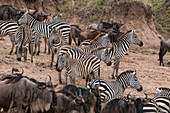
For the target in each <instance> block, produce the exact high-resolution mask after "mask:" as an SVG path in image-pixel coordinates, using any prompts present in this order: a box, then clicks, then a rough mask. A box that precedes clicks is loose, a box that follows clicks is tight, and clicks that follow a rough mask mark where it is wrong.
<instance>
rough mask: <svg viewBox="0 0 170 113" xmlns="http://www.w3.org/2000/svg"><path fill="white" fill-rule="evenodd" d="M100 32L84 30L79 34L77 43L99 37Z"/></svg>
mask: <svg viewBox="0 0 170 113" xmlns="http://www.w3.org/2000/svg"><path fill="white" fill-rule="evenodd" d="M99 34H100V32H99V31H95V30H86V31H83V32H81V33H80V37H79V42H80V43H81V42H83V41H84V40H88V39H90V40H93V39H94V38H95V37H96V36H97V35H99Z"/></svg>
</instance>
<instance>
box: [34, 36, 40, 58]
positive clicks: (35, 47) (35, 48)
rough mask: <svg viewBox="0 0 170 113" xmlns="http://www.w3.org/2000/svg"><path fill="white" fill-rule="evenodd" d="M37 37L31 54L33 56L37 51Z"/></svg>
mask: <svg viewBox="0 0 170 113" xmlns="http://www.w3.org/2000/svg"><path fill="white" fill-rule="evenodd" d="M38 43H39V42H38V37H36V38H35V44H34V52H33V55H34V54H35V53H36V51H37V44H38Z"/></svg>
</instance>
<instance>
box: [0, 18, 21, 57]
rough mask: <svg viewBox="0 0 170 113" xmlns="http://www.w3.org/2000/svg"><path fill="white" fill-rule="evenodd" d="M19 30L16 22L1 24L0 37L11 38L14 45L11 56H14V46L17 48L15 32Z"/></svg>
mask: <svg viewBox="0 0 170 113" xmlns="http://www.w3.org/2000/svg"><path fill="white" fill-rule="evenodd" d="M17 29H18V24H17V23H16V22H10V21H8V22H1V23H0V36H1V37H4V36H7V35H8V36H9V38H10V40H11V43H12V47H11V50H10V52H9V55H11V54H12V52H13V49H14V46H15V32H16V31H17Z"/></svg>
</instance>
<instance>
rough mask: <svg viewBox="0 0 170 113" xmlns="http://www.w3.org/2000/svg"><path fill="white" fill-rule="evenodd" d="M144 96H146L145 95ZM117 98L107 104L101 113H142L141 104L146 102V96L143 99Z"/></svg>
mask: <svg viewBox="0 0 170 113" xmlns="http://www.w3.org/2000/svg"><path fill="white" fill-rule="evenodd" d="M145 95H146V94H145ZM129 96H130V93H128V95H127V97H118V98H115V99H112V100H111V101H110V102H108V103H107V104H106V105H105V106H104V108H103V109H102V111H101V113H113V112H115V113H143V104H144V103H146V102H148V101H149V100H148V99H147V95H146V97H145V98H141V97H139V98H136V97H132V98H130V97H129Z"/></svg>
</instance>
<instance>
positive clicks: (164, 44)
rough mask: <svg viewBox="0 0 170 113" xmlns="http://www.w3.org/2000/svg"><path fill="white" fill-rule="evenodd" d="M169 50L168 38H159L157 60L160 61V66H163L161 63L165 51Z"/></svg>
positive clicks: (169, 40) (169, 41)
mask: <svg viewBox="0 0 170 113" xmlns="http://www.w3.org/2000/svg"><path fill="white" fill-rule="evenodd" d="M167 51H169V52H170V39H167V40H161V42H160V51H159V61H160V66H161V64H162V66H164V63H163V57H164V55H165V54H166V52H167Z"/></svg>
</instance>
